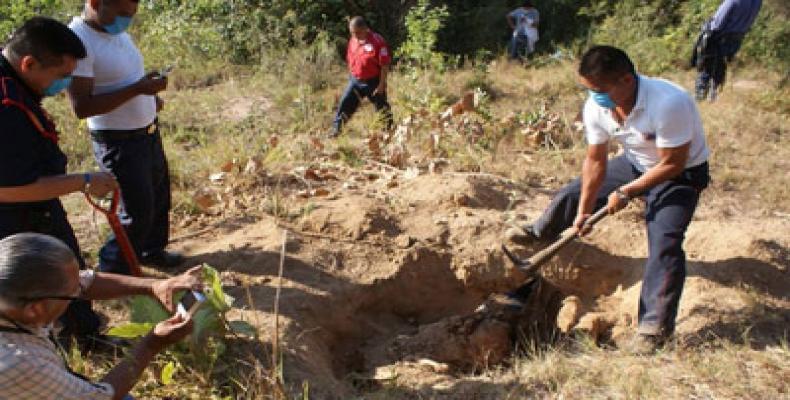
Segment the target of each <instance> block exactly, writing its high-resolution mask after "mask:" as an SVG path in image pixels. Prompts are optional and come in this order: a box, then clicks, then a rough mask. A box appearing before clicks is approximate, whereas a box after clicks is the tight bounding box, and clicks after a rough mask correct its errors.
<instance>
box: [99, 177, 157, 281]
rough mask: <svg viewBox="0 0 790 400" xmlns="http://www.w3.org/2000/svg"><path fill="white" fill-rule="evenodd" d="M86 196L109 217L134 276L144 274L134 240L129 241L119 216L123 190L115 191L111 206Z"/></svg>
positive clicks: (116, 238) (108, 219) (111, 226)
mask: <svg viewBox="0 0 790 400" xmlns="http://www.w3.org/2000/svg"><path fill="white" fill-rule="evenodd" d="M85 198H86V199H88V203H90V205H92V206H93V208H95V209H96V210H97V211H99V212H100V213H102V214H104V216H105V217H107V222H109V223H110V228H112V233H113V234H115V240H116V241H117V242H118V246H119V247H120V248H121V254H123V258H124V260H125V261H126V264H127V265H129V271H131V273H132V276H143V272H142V271H141V270H140V262H139V261H138V260H137V254H136V253H135V252H134V247H132V242H130V241H129V236H127V235H126V230H124V229H123V225H121V219H120V218H118V204H119V203H120V202H121V191H120V190H119V189H115V190H114V191H113V193H112V200H111V201H110V207H109V208H105V207H102V206H101V204H99V203H98V202H97V201H95V200H94V199H93V198H92V197H91V195H90V194H88V193H85Z"/></svg>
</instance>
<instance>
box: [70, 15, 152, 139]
mask: <svg viewBox="0 0 790 400" xmlns="http://www.w3.org/2000/svg"><path fill="white" fill-rule="evenodd" d="M69 28H71V30H72V31H74V33H76V34H77V36H79V38H80V39H81V40H82V43H83V44H84V45H85V49H86V50H87V52H88V55H87V57H85V58H84V59H82V60H79V61H78V62H77V68H76V69H75V70H74V72H73V75H74V76H79V77H84V78H93V94H94V95H100V94H105V93H111V92H114V91H117V90H120V89H123V88H125V87H127V86H129V85H131V84H133V83H135V82H137V81H138V80H140V78H142V77H143V76H145V67H144V66H143V56H142V54H140V50H138V49H137V46H135V45H134V42H133V41H132V38H131V37H130V36H129V34H128V33H126V32H124V33H121V34H120V35H110V34H109V33H105V32H100V31H97V30H95V29H93V28H91V27H90V26H89V25H88V24H87V23H85V21H84V20H83V19H82V18H81V17H74V19H73V20H72V21H71V23H70V24H69ZM155 119H156V99H155V98H154V96H145V95H140V96H136V97H134V98H132V99H130V100H129V101H127V102H126V103H123V104H122V105H121V106H119V107H118V108H116V109H114V110H112V111H110V112H108V113H106V114H102V115H96V116H93V117H90V118H88V128H89V129H92V130H101V129H114V130H131V129H139V128H144V127H146V126H148V125H150V124H151V123H152V122H154V120H155Z"/></svg>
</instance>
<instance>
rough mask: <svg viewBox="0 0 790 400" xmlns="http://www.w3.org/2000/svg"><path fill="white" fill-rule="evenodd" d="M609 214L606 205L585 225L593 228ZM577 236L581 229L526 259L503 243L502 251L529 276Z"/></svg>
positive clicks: (573, 231) (570, 232)
mask: <svg viewBox="0 0 790 400" xmlns="http://www.w3.org/2000/svg"><path fill="white" fill-rule="evenodd" d="M607 214H608V211H607V209H606V207H604V208H602V209H600V210H598V212H596V213H595V214H593V215H592V216H590V218H588V219H587V221H586V222H585V223H584V226H585V227H587V228H592V227H593V225H595V224H596V223H598V222H599V221H600V220H602V219H603V218H604V217H606V215H607ZM577 237H579V231H578V230H577V229H574V230H572V231H569V232H568V233H566V234H564V235H563V236H562V237H560V238H559V239H557V241H555V242H554V243H552V244H551V245H549V247H546V248H545V249H543V250H541V251H539V252H537V253H535V254H534V255H533V256H532V257H530V258H526V259H520V258H518V257H516V255H515V254H513V253H511V252H510V250H508V249H507V247H505V245H502V251H504V252H505V255H507V257H508V258H509V259H510V261H512V262H513V264H515V265H516V267H518V269H520V270H521V271H522V272H524V273H525V274H527V276H532V275H534V274H535V272H536V271H537V270H538V269H539V268H540V267H541V265H543V264H545V263H546V261H548V260H549V259H550V258H551V257H552V256H554V255H555V254H557V252H558V251H560V249H562V248H563V247H565V245H566V244H568V243H570V242H572V241H573V240H574V239H576V238H577Z"/></svg>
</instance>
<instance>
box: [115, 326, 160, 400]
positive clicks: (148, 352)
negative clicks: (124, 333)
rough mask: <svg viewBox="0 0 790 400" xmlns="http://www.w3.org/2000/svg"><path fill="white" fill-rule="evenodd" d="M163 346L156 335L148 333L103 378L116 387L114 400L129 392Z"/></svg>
mask: <svg viewBox="0 0 790 400" xmlns="http://www.w3.org/2000/svg"><path fill="white" fill-rule="evenodd" d="M162 348H163V346H161V345H159V344H158V343H157V341H156V339H155V338H154V336H153V335H152V334H148V335H146V336H145V337H143V339H142V340H140V342H139V343H137V345H135V346H134V347H133V348H132V351H131V352H129V354H128V355H127V356H126V357H124V359H123V361H121V362H120V363H119V364H118V365H116V366H115V368H113V369H112V370H110V372H108V373H107V375H105V376H104V378H102V380H101V381H102V382H105V383H109V384H110V385H112V387H113V389H115V396H113V400H121V399H123V398H124V397H125V396H126V394H127V393H129V391H130V390H131V389H132V387H134V384H135V383H136V382H137V380H138V379H140V375H142V373H143V371H144V370H145V368H146V367H147V366H148V364H150V363H151V360H153V359H154V356H156V354H157V353H158V352H159V351H161V349H162Z"/></svg>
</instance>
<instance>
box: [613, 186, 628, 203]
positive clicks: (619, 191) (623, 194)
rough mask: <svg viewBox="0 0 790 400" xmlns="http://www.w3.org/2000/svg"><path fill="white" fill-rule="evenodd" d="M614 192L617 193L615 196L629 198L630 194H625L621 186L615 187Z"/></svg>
mask: <svg viewBox="0 0 790 400" xmlns="http://www.w3.org/2000/svg"><path fill="white" fill-rule="evenodd" d="M614 192H615V193H617V197H619V198H620V200H625V201H630V200H631V196H629V195H627V194H625V192H624V191H623V190H622V189H621V188H617V189H615V191H614Z"/></svg>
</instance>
